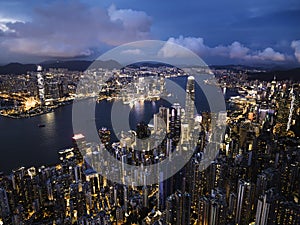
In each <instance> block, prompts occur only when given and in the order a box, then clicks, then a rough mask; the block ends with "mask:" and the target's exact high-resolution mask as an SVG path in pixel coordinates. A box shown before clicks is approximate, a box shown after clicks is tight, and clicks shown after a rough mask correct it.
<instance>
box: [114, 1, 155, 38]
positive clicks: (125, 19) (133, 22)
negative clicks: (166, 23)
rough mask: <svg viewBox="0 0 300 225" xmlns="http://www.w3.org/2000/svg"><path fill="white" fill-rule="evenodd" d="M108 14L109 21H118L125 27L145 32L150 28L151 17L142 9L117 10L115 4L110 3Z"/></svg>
mask: <svg viewBox="0 0 300 225" xmlns="http://www.w3.org/2000/svg"><path fill="white" fill-rule="evenodd" d="M108 15H109V17H110V20H111V21H113V22H118V21H120V22H121V23H122V25H123V26H124V28H126V29H130V30H137V31H139V32H141V33H142V32H146V33H147V32H149V30H150V28H151V23H152V22H151V17H150V16H148V15H147V14H146V13H145V12H142V11H135V10H132V9H119V10H117V9H116V6H115V5H111V6H110V7H109V9H108Z"/></svg>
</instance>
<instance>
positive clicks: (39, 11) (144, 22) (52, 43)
mask: <svg viewBox="0 0 300 225" xmlns="http://www.w3.org/2000/svg"><path fill="white" fill-rule="evenodd" d="M5 25H6V26H7V27H8V29H9V30H12V31H14V33H15V34H16V37H15V38H9V39H5V40H3V41H2V43H1V46H2V47H5V48H7V49H8V50H9V51H11V52H15V53H27V54H32V55H40V56H53V57H74V56H87V55H91V54H92V49H93V48H94V47H97V46H99V45H101V43H102V44H106V45H119V44H121V43H124V42H128V41H133V40H139V39H145V38H149V35H150V33H149V32H150V27H151V18H150V17H149V16H148V15H147V14H146V13H144V12H139V11H134V10H131V9H121V10H119V9H117V8H116V7H115V6H111V7H110V8H109V9H104V8H101V7H88V6H86V5H84V4H82V3H80V2H78V1H73V2H56V3H54V4H52V5H48V6H47V8H46V7H37V8H35V10H34V14H33V15H32V19H31V21H30V22H14V23H11V22H10V23H6V24H5ZM2 32H3V31H2ZM4 32H5V31H4Z"/></svg>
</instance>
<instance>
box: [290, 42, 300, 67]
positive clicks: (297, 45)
mask: <svg viewBox="0 0 300 225" xmlns="http://www.w3.org/2000/svg"><path fill="white" fill-rule="evenodd" d="M291 47H292V48H293V49H294V50H295V53H294V55H295V57H296V59H297V61H298V62H299V63H300V40H297V41H292V44H291Z"/></svg>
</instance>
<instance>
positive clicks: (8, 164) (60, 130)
mask: <svg viewBox="0 0 300 225" xmlns="http://www.w3.org/2000/svg"><path fill="white" fill-rule="evenodd" d="M179 83H180V86H182V87H184V86H185V80H179ZM198 93H199V92H198ZM196 94H197V87H196ZM233 94H236V93H235V92H232V93H229V95H233ZM205 101H206V100H205V97H204V96H203V94H201V93H200V94H198V95H196V99H195V102H196V106H199V107H200V108H201V109H202V108H203V107H204V108H206V107H207V106H206V104H203V102H204V103H205ZM112 104H113V102H109V101H105V100H104V101H101V102H100V103H98V104H97V107H96V114H95V119H96V125H97V127H98V128H101V127H102V126H104V127H107V128H109V129H110V128H111V122H110V118H109V116H110V110H111V107H112ZM160 106H169V105H168V103H167V102H165V101H163V100H158V101H156V102H150V101H149V102H143V103H138V104H136V105H135V106H133V107H132V108H131V111H130V116H129V124H130V126H131V128H133V129H134V128H135V126H136V124H137V123H138V122H141V121H145V122H149V121H150V119H151V118H152V115H153V114H154V113H157V112H158V108H159V107H160ZM124 107H130V106H128V105H126V106H125V105H124ZM201 109H200V110H201ZM39 124H45V127H40V126H39ZM72 136H73V128H72V105H71V104H70V105H66V106H63V107H60V108H58V109H56V110H55V111H54V112H51V113H47V114H43V115H40V116H36V117H31V118H23V119H11V118H6V117H0V152H1V158H0V171H3V172H5V173H10V172H11V171H12V170H13V169H16V168H18V167H21V166H25V167H29V166H41V165H49V164H50V165H51V164H55V163H58V162H59V156H58V151H59V150H61V149H64V148H67V147H70V146H72Z"/></svg>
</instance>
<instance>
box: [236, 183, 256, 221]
mask: <svg viewBox="0 0 300 225" xmlns="http://www.w3.org/2000/svg"><path fill="white" fill-rule="evenodd" d="M251 199H252V189H251V184H250V183H249V182H247V181H245V180H242V179H241V180H239V183H238V195H237V207H236V214H235V223H236V224H249V217H250V213H251Z"/></svg>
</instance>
